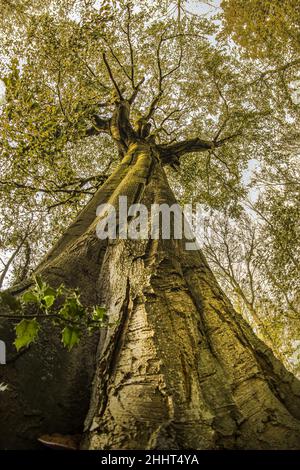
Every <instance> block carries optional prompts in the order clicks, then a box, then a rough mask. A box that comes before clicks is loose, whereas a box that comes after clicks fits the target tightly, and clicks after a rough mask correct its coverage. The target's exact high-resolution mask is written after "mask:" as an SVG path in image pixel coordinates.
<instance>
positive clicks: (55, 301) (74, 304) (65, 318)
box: [0, 276, 108, 351]
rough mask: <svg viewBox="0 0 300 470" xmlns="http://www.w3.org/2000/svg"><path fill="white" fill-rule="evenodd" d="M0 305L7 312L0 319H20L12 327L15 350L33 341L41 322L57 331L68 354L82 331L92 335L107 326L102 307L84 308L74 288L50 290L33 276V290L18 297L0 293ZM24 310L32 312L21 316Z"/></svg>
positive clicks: (39, 279)
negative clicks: (50, 325) (46, 323)
mask: <svg viewBox="0 0 300 470" xmlns="http://www.w3.org/2000/svg"><path fill="white" fill-rule="evenodd" d="M0 302H1V304H2V306H4V307H5V308H8V309H9V311H10V312H9V313H8V314H5V315H0V317H2V318H7V319H10V320H20V321H19V322H18V323H17V325H16V326H15V332H16V339H15V341H14V345H15V347H16V349H17V351H19V350H20V349H22V348H25V347H27V346H29V345H30V344H31V343H33V342H34V341H36V340H37V338H38V334H39V331H40V329H41V327H42V325H41V324H42V322H43V321H44V320H49V321H50V322H51V323H52V324H53V325H54V326H58V327H59V328H60V329H61V339H62V343H63V345H64V346H65V347H66V348H67V349H68V350H69V351H70V350H71V349H72V348H73V347H74V346H75V345H76V344H78V343H79V341H80V339H81V336H82V334H83V333H84V332H85V331H88V332H89V333H92V332H94V331H96V330H98V329H99V328H103V327H106V326H108V316H107V313H106V308H105V307H104V306H99V305H96V306H93V307H88V308H87V307H84V306H83V305H82V303H81V300H80V293H79V291H78V289H73V290H72V289H68V288H66V287H65V286H64V285H63V284H61V285H60V286H59V287H58V288H54V287H51V286H50V285H49V284H48V283H47V282H45V281H44V280H42V279H41V277H39V276H36V277H34V285H33V287H32V288H31V289H30V290H27V291H26V292H25V293H24V294H23V295H21V296H20V297H14V296H13V295H12V294H10V293H9V292H0ZM28 311H30V312H32V313H25V312H28Z"/></svg>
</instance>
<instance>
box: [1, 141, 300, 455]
mask: <svg viewBox="0 0 300 470" xmlns="http://www.w3.org/2000/svg"><path fill="white" fill-rule="evenodd" d="M120 195H122V196H127V197H128V205H130V204H132V203H136V202H142V203H143V204H145V205H146V206H147V207H148V208H150V206H151V204H153V203H158V204H162V203H166V204H168V205H172V204H173V203H174V202H175V198H174V196H173V194H172V191H171V189H170V187H169V185H168V182H167V180H166V176H165V174H164V170H163V168H162V166H161V164H160V161H159V158H158V156H157V155H156V152H155V149H154V148H153V147H151V145H149V144H148V143H143V142H139V143H135V144H132V145H131V146H130V147H129V150H128V153H127V154H126V156H125V158H124V159H123V161H122V163H121V164H120V166H119V167H118V168H117V170H116V171H115V173H114V174H113V175H112V176H111V177H110V178H109V179H108V181H107V182H106V183H105V185H104V186H103V187H102V189H100V190H99V191H98V193H97V194H96V196H95V197H94V198H93V200H92V201H91V203H90V204H89V205H88V206H87V208H86V209H85V210H84V211H83V212H82V213H81V214H80V215H79V217H78V219H77V221H76V222H75V223H74V224H73V225H72V226H71V227H70V228H69V230H68V231H67V232H66V234H65V235H64V237H63V238H62V239H61V240H60V242H58V244H57V245H56V247H54V249H53V250H52V252H50V254H49V256H48V257H47V258H46V259H45V260H44V262H43V263H42V264H41V266H40V267H39V272H40V273H41V274H42V275H43V276H44V277H46V278H47V279H48V281H49V282H51V283H52V284H59V283H60V282H62V281H63V282H64V283H65V284H66V285H68V286H71V287H75V286H76V287H79V289H80V290H81V292H82V295H83V299H84V301H85V304H87V305H93V304H96V303H99V302H100V303H105V304H106V306H107V308H108V312H109V316H110V322H111V323H112V324H113V326H112V327H110V328H109V329H107V330H106V331H103V332H102V333H101V335H100V342H99V348H98V352H97V358H96V363H97V366H96V372H95V377H94V382H93V386H92V396H91V401H90V407H89V411H88V414H87V418H86V420H85V428H84V435H83V439H82V448H87V449H132V448H134V449H136V448H141V449H143V448H146V449H161V448H168V449H184V448H187V449H191V448H192V449H207V448H209V449H211V448H213V449H215V448H242V449H246V448H259V449H269V448H274V449H280V448H286V449H293V448H299V447H300V406H299V405H300V384H299V382H298V381H297V380H296V379H295V378H294V377H293V375H292V374H290V373H289V372H287V371H286V370H285V368H284V367H283V366H282V364H281V363H280V362H279V361H278V360H277V359H275V357H274V356H273V354H272V352H271V351H270V350H269V349H268V348H267V346H266V345H265V344H264V343H262V342H261V341H260V340H259V339H258V338H257V337H256V336H255V335H254V333H253V332H252V330H251V328H250V327H249V326H248V324H247V323H246V322H245V321H244V320H243V319H242V317H241V316H240V315H238V314H236V313H235V311H234V310H233V308H232V306H231V304H230V303H229V301H228V300H227V298H226V297H225V296H224V294H223V293H222V292H221V290H220V289H219V287H218V284H217V282H216V280H215V278H214V276H213V274H212V272H211V271H210V269H209V267H208V265H207V263H206V261H205V259H204V257H203V255H202V254H201V252H200V251H187V250H186V247H185V241H186V240H175V239H174V238H173V239H171V240H163V239H159V240H151V239H149V240H139V241H134V240H115V241H114V240H111V241H109V242H108V243H107V242H106V241H101V240H99V239H98V238H97V236H96V224H97V220H95V211H96V207H97V206H98V204H100V203H102V202H110V203H111V204H113V205H114V206H115V207H116V208H117V207H118V197H119V196H120ZM7 331H8V326H7V324H5V331H4V330H3V329H2V330H1V331H0V338H1V339H5V335H4V333H5V332H7ZM5 334H6V333H5ZM46 335H49V329H48V330H47V331H46V333H45V334H44V336H43V337H42V338H41V340H40V341H39V342H38V343H37V344H36V345H34V346H32V347H31V348H30V349H29V350H28V351H27V352H25V353H24V354H23V355H21V356H20V357H19V358H18V359H16V360H15V361H14V362H13V363H12V364H11V365H8V366H6V367H4V366H1V369H0V374H1V379H0V380H1V381H4V382H7V383H8V384H9V386H10V387H11V390H12V393H11V394H9V392H5V393H2V394H1V393H0V400H2V401H3V404H4V407H5V409H4V410H3V408H2V409H1V420H2V419H5V420H6V427H7V429H8V430H9V433H8V437H6V436H2V435H1V438H0V446H1V447H2V448H4V447H14V446H19V447H26V446H27V447H30V446H31V447H32V446H33V444H32V442H33V439H34V438H35V437H36V436H37V435H39V434H40V433H42V432H53V431H56V432H75V431H76V429H78V428H79V427H80V424H82V423H83V414H84V412H85V411H86V408H87V400H88V398H89V394H88V393H87V390H88V389H89V382H90V378H91V370H93V364H94V359H95V338H92V339H86V341H83V343H82V345H81V346H80V347H79V348H78V349H77V350H75V351H74V352H73V353H70V354H69V353H65V352H62V350H61V348H60V347H59V345H58V340H57V336H55V335H53V338H52V337H49V336H47V338H45V336H46ZM43 349H44V351H43ZM49 354H50V357H51V358H52V359H51V360H50V359H49ZM36 363H38V369H37V371H36V372H35V371H33V370H31V373H30V377H34V380H35V382H34V387H32V386H28V381H29V378H28V376H27V374H28V370H29V369H30V367H33V366H34V364H36ZM21 366H22V368H23V369H22V370H25V371H26V373H23V372H22V370H21ZM41 371H44V372H43V375H41V374H42V372H41ZM36 396H38V397H39V400H38V405H37V404H36ZM46 400H47V401H46ZM24 403H25V404H26V407H27V408H28V410H29V411H27V412H26V413H25V408H24V406H23V405H24ZM8 407H10V409H9V411H8ZM37 407H38V410H37V414H36V415H34V414H33V413H34V409H35V408H37ZM76 407H77V408H76ZM78 407H79V410H78ZM13 411H15V412H14V413H13ZM64 413H65V415H64ZM80 420H81V423H80ZM16 428H18V429H19V435H18V438H16V437H14V433H15V435H16V431H15V429H16ZM26 437H27V438H28V442H27V441H26Z"/></svg>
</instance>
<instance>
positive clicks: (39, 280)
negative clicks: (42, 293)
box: [35, 276, 45, 290]
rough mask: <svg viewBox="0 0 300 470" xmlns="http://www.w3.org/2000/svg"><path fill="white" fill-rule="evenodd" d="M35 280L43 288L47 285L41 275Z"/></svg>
mask: <svg viewBox="0 0 300 470" xmlns="http://www.w3.org/2000/svg"><path fill="white" fill-rule="evenodd" d="M35 281H36V283H37V286H38V287H39V288H40V289H41V290H42V289H43V287H44V286H45V283H44V282H43V280H42V278H41V276H36V277H35Z"/></svg>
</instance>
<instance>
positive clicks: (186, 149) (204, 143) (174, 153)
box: [157, 133, 240, 163]
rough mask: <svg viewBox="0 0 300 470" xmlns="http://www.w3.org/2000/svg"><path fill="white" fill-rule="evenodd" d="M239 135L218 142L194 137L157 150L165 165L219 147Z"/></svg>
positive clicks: (159, 146)
mask: <svg viewBox="0 0 300 470" xmlns="http://www.w3.org/2000/svg"><path fill="white" fill-rule="evenodd" d="M239 135H240V133H236V134H232V135H230V136H227V137H225V138H224V139H221V140H218V141H209V140H203V139H199V138H198V137H196V138H195V139H189V140H183V141H182V142H177V143H176V144H171V145H170V144H168V145H158V146H157V148H158V150H159V152H160V154H161V158H162V159H163V160H165V161H166V163H167V161H168V159H170V160H172V159H174V158H179V157H181V156H182V155H185V154H186V153H192V152H206V151H207V150H211V149H215V148H218V147H221V146H222V145H224V144H225V143H226V142H228V141H229V140H233V139H234V138H236V137H237V136H239Z"/></svg>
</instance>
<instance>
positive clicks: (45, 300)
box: [43, 295, 55, 308]
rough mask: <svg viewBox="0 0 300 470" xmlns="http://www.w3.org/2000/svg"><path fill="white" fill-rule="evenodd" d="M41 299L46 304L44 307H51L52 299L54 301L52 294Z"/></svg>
mask: <svg viewBox="0 0 300 470" xmlns="http://www.w3.org/2000/svg"><path fill="white" fill-rule="evenodd" d="M43 301H44V303H45V305H46V308H50V307H52V305H53V304H54V301H55V296H54V295H46V296H45V297H44V298H43Z"/></svg>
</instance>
